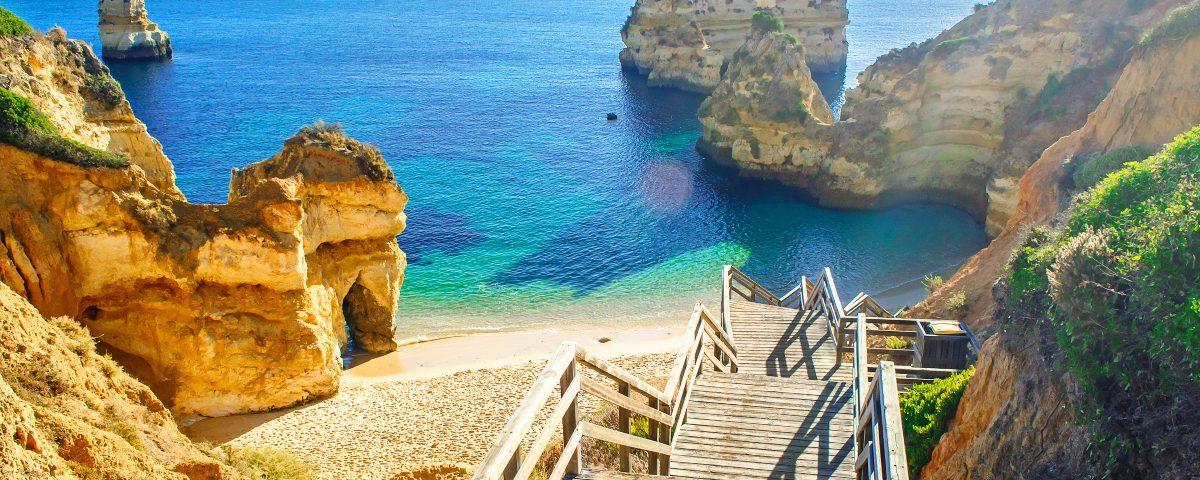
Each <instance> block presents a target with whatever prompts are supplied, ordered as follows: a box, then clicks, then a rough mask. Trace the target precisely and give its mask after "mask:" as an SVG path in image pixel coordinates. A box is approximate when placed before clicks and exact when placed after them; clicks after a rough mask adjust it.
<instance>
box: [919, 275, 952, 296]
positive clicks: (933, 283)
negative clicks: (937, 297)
mask: <svg viewBox="0 0 1200 480" xmlns="http://www.w3.org/2000/svg"><path fill="white" fill-rule="evenodd" d="M944 283H946V281H945V280H943V279H942V276H941V275H935V274H932V273H931V274H929V275H926V276H925V278H922V279H921V286H923V287H925V291H926V292H929V293H933V292H935V291H937V289H939V288H942V284H944Z"/></svg>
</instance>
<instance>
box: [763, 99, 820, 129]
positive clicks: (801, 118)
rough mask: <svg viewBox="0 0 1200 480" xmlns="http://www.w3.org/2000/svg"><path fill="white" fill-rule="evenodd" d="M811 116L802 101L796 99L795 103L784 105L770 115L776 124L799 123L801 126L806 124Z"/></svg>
mask: <svg viewBox="0 0 1200 480" xmlns="http://www.w3.org/2000/svg"><path fill="white" fill-rule="evenodd" d="M810 115H811V114H810V113H809V112H808V105H805V104H804V99H803V98H800V99H797V100H796V102H795V103H792V104H785V105H784V106H783V107H780V108H779V109H778V110H776V111H775V114H774V115H772V117H774V119H775V121H777V122H800V123H801V124H805V123H808V117H809V116H810Z"/></svg>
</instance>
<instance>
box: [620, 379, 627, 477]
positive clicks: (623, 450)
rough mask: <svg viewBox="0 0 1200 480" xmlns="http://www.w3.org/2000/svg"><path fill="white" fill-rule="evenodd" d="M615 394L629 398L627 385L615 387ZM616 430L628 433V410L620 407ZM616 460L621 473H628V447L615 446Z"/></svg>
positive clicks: (621, 383)
mask: <svg viewBox="0 0 1200 480" xmlns="http://www.w3.org/2000/svg"><path fill="white" fill-rule="evenodd" d="M617 393H620V394H621V395H623V396H625V397H628V396H629V383H626V382H620V383H619V384H618V385H617ZM617 428H619V429H620V432H621V433H630V432H629V410H626V409H625V407H620V406H618V407H617ZM617 458H619V459H620V462H621V471H622V472H626V473H628V472H629V447H627V446H625V445H618V446H617Z"/></svg>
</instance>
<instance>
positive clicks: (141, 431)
mask: <svg viewBox="0 0 1200 480" xmlns="http://www.w3.org/2000/svg"><path fill="white" fill-rule="evenodd" d="M0 358H2V359H3V361H0V419H2V421H0V478H11V479H18V478H29V479H35V478H38V479H41V478H62V479H91V478H119V479H150V478H154V479H171V480H183V479H192V480H202V479H203V480H218V479H235V478H241V477H240V476H239V475H238V474H237V473H235V472H233V471H232V470H231V469H229V468H228V467H226V466H224V465H222V464H221V463H220V462H219V461H217V460H215V459H214V458H212V457H210V456H209V455H208V454H207V453H205V452H203V451H201V450H199V449H198V448H196V446H195V445H193V444H192V442H191V441H189V440H188V439H187V438H186V437H184V436H183V434H182V433H180V432H179V429H178V427H176V426H175V420H174V419H172V418H171V413H170V412H169V411H168V410H167V409H166V407H165V406H164V405H163V404H162V402H160V401H159V400H158V399H157V398H155V396H154V394H153V393H151V392H150V389H148V388H146V386H145V385H143V384H141V383H138V382H137V381H136V380H134V379H133V378H132V377H130V376H129V375H128V374H127V373H125V372H124V371H123V370H122V369H121V367H119V366H117V365H116V363H114V362H113V361H112V359H110V358H107V357H104V356H101V355H99V354H97V352H96V348H95V345H93V342H92V337H91V335H89V333H88V331H87V330H86V329H84V328H81V327H80V326H79V324H78V322H76V321H75V320H72V319H69V318H62V317H60V318H56V319H52V320H48V319H46V318H44V317H42V315H41V314H39V313H38V311H37V310H36V309H34V308H33V306H32V305H30V304H29V302H28V301H26V300H25V299H24V298H21V296H19V295H17V294H16V293H14V292H13V291H12V290H11V289H10V288H8V287H7V286H5V285H3V284H0Z"/></svg>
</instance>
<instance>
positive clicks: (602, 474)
mask: <svg viewBox="0 0 1200 480" xmlns="http://www.w3.org/2000/svg"><path fill="white" fill-rule="evenodd" d="M673 478H677V477H671V476H661V475H647V474H644V473H621V472H610V471H608V470H597V469H591V468H585V469H583V471H582V472H579V474H569V473H568V474H567V475H566V476H565V477H563V479H564V480H651V479H657V480H663V479H668V480H669V479H673Z"/></svg>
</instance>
